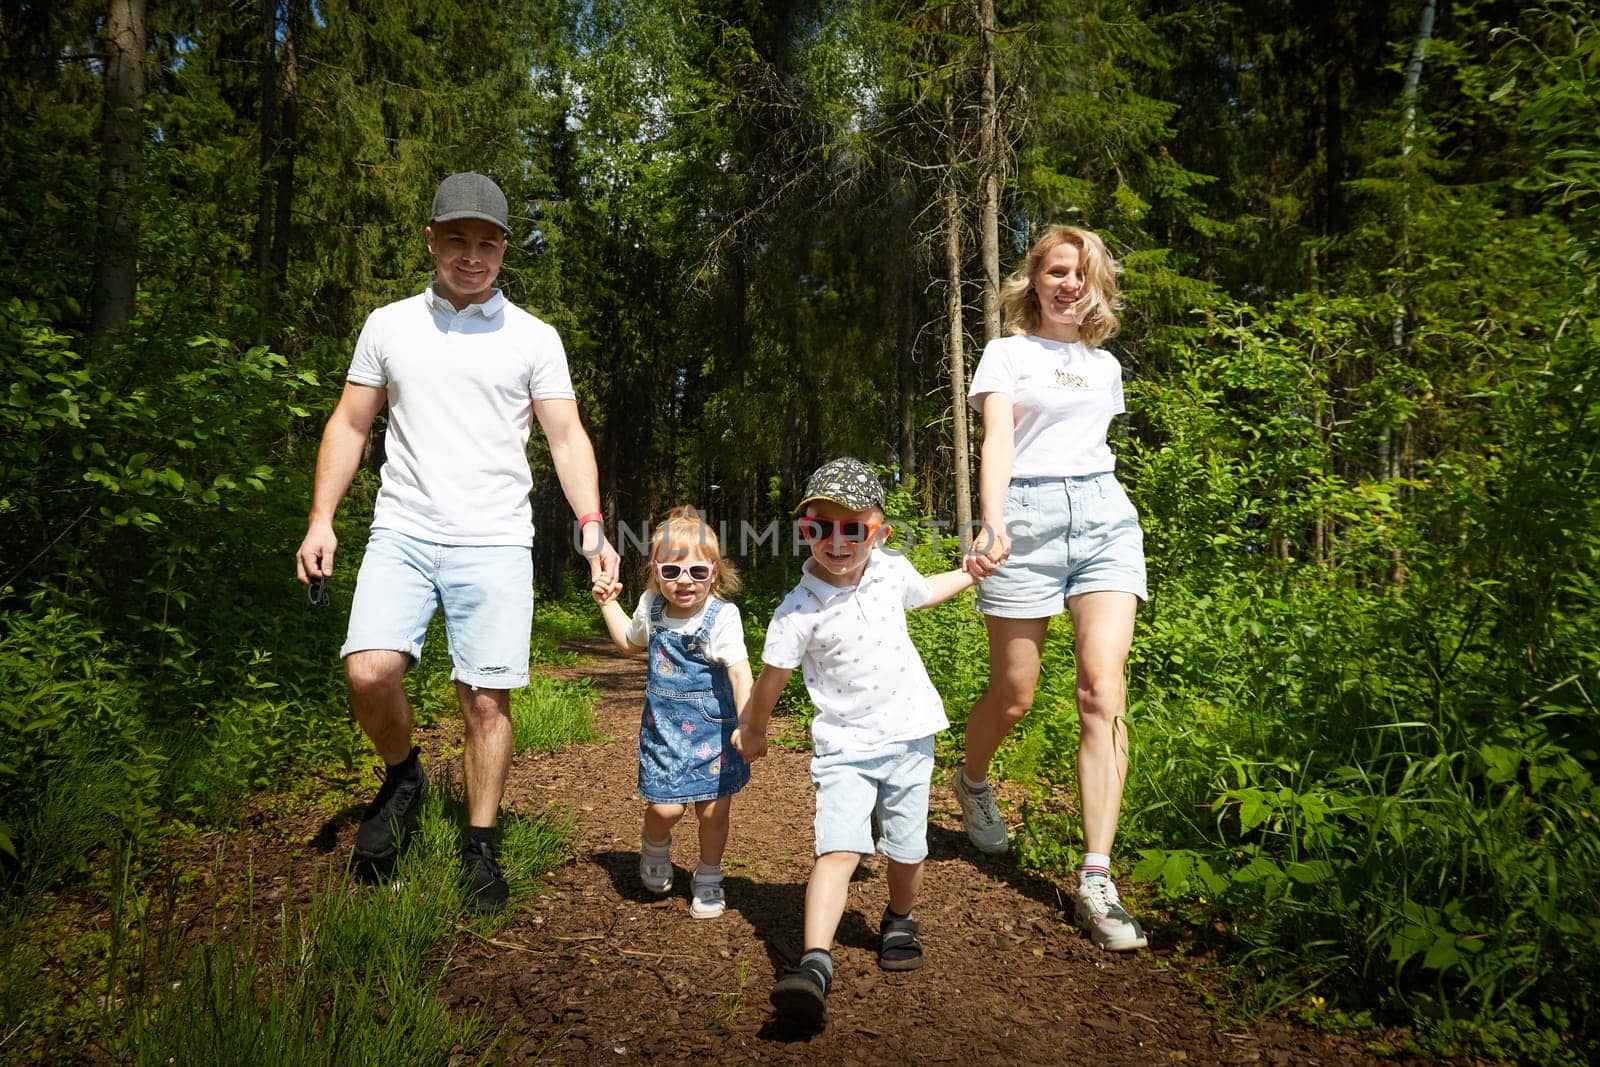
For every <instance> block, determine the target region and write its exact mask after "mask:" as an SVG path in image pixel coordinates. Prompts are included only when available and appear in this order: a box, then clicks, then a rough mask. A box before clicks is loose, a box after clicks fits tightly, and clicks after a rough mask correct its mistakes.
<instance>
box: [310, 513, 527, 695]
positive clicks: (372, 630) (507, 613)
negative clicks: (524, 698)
mask: <svg viewBox="0 0 1600 1067" xmlns="http://www.w3.org/2000/svg"><path fill="white" fill-rule="evenodd" d="M439 608H443V609H444V626H445V635H446V637H447V639H448V641H449V645H450V661H451V663H452V664H453V665H454V670H452V671H451V674H450V677H451V678H452V679H453V680H455V681H458V682H462V683H464V684H466V685H470V686H473V687H475V688H478V689H519V688H521V687H522V686H525V685H527V684H528V644H529V638H530V634H531V632H532V629H533V553H532V552H531V551H530V550H529V549H528V547H527V546H526V545H440V544H434V543H433V542H432V541H424V540H422V539H420V538H417V537H412V536H411V535H409V534H403V533H400V532H399V531H397V530H373V531H372V536H371V537H370V538H369V539H368V541H367V554H366V556H364V557H363V558H362V560H361V570H360V572H359V573H358V574H357V575H356V593H355V597H354V599H353V600H352V602H351V604H350V629H349V632H348V634H347V635H346V637H345V642H344V647H343V648H341V649H340V650H339V656H340V658H343V657H345V656H348V655H350V653H352V652H364V651H367V650H370V649H392V650H393V651H395V652H404V653H405V654H406V655H408V656H410V657H411V666H413V667H415V666H416V665H417V661H418V660H419V659H421V658H422V641H423V638H424V637H426V636H427V633H428V623H429V622H430V621H431V620H432V619H433V613H434V612H435V611H436V610H438V609H439Z"/></svg>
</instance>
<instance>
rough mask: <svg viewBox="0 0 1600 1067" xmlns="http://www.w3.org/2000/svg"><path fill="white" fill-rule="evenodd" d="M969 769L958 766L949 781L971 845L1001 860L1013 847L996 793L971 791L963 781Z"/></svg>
mask: <svg viewBox="0 0 1600 1067" xmlns="http://www.w3.org/2000/svg"><path fill="white" fill-rule="evenodd" d="M966 769H967V765H966V764H965V763H958V764H956V769H955V773H954V774H953V775H951V777H950V788H951V789H952V790H953V791H954V792H955V795H956V802H957V803H958V804H960V805H961V824H962V826H963V827H965V829H966V831H967V836H968V837H969V838H971V839H972V843H973V844H974V845H977V846H978V851H979V852H987V853H988V854H989V855H991V856H998V855H1000V854H1001V853H1003V852H1005V851H1007V850H1008V849H1009V848H1010V847H1011V839H1010V838H1009V837H1007V836H1006V824H1005V823H1003V822H1001V821H1000V809H999V808H998V807H996V806H995V802H994V790H993V789H990V788H984V789H979V790H977V791H973V790H969V789H968V788H967V787H966V786H965V785H963V784H962V781H961V779H962V777H963V776H964V775H965V773H966Z"/></svg>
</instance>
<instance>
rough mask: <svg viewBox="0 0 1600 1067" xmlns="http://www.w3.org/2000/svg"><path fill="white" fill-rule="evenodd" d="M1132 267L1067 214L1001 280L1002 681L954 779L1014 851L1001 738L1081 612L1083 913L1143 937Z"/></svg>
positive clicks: (998, 844) (991, 607)
mask: <svg viewBox="0 0 1600 1067" xmlns="http://www.w3.org/2000/svg"><path fill="white" fill-rule="evenodd" d="M1116 272H1117V266H1116V264H1115V262H1113V260H1112V258H1111V255H1110V253H1108V252H1107V251H1106V247H1105V244H1104V243H1103V242H1102V241H1101V240H1100V238H1099V237H1097V236H1095V235H1094V234H1093V233H1091V232H1089V231H1087V230H1080V229H1076V228H1072V227H1067V226H1055V227H1051V228H1050V229H1049V230H1048V231H1046V233H1045V234H1044V236H1043V237H1041V238H1040V239H1039V241H1038V243H1036V244H1035V245H1034V246H1033V248H1032V250H1031V251H1030V252H1029V253H1028V256H1027V259H1026V260H1025V261H1024V262H1023V265H1022V267H1021V268H1020V269H1019V270H1018V271H1017V273H1016V274H1014V275H1012V277H1011V278H1010V279H1008V280H1007V282H1006V284H1005V285H1004V286H1002V288H1001V294H1000V298H1001V303H1002V306H1003V308H1004V312H1005V319H1006V325H1007V327H1008V328H1009V330H1010V331H1011V336H1008V337H1002V338H998V339H996V340H994V341H991V342H990V343H989V345H988V347H986V348H985V349H984V352H983V359H982V360H981V361H980V362H979V364H978V369H977V372H976V373H974V374H973V376H972V387H971V390H970V391H969V394H968V400H969V402H970V403H971V404H972V406H973V407H974V408H975V409H977V410H978V411H979V412H980V413H981V414H982V416H983V427H984V440H983V458H982V465H981V468H980V473H979V478H978V494H979V503H980V506H981V509H982V514H981V517H982V519H983V522H984V523H985V525H986V526H987V527H988V531H989V532H988V534H987V541H986V543H984V544H982V545H980V546H978V548H977V549H975V551H974V553H973V554H972V555H970V556H968V557H967V564H966V566H967V568H968V569H969V571H970V572H971V573H972V575H973V576H974V577H976V578H980V579H984V580H983V584H981V585H980V586H979V587H978V610H979V611H981V612H982V613H983V616H984V624H985V626H986V627H987V629H988V634H989V688H988V690H987V691H986V692H985V693H984V695H983V697H982V698H981V699H980V700H979V701H978V702H977V703H976V704H975V705H973V708H972V714H971V716H970V718H969V719H968V720H967V739H966V757H965V759H964V761H963V763H962V764H961V765H959V766H958V767H957V768H956V773H955V776H954V778H953V779H952V785H953V786H954V789H955V794H956V799H957V800H958V801H959V802H960V804H961V813H962V821H963V822H964V823H965V826H966V831H967V835H968V836H969V837H970V838H971V839H972V841H973V843H974V844H976V845H977V846H978V848H979V849H981V850H983V851H984V852H989V853H1001V852H1005V851H1006V849H1007V847H1008V846H1009V841H1008V839H1007V837H1006V830H1005V825H1004V824H1003V823H1002V822H1001V821H1000V812H999V809H998V808H996V807H995V802H994V793H993V791H992V790H991V789H990V788H989V784H988V780H987V776H988V771H989V761H990V760H991V759H992V758H993V757H994V754H995V750H996V749H998V748H999V747H1000V742H1001V741H1003V740H1004V739H1005V736H1006V734H1007V733H1009V732H1010V731H1011V728H1012V727H1014V726H1015V725H1016V724H1017V723H1018V722H1020V721H1021V719H1022V717H1023V716H1024V715H1025V714H1027V712H1028V709H1029V708H1030V707H1032V705H1033V695H1034V687H1035V686H1036V685H1037V683H1038V681H1039V664H1040V658H1041V653H1042V650H1043V646H1044V638H1045V632H1046V630H1047V629H1048V627H1049V625H1050V619H1051V617H1052V616H1054V615H1058V614H1060V613H1061V611H1062V609H1063V607H1064V608H1065V609H1066V610H1067V611H1068V612H1070V613H1071V615H1072V630H1073V635H1074V651H1075V653H1076V657H1077V668H1078V676H1077V705H1078V721H1079V724H1080V726H1081V734H1080V738H1079V742H1078V793H1079V806H1080V809H1081V811H1082V815H1083V838H1084V847H1085V854H1084V858H1083V864H1082V867H1081V868H1080V870H1079V874H1078V890H1077V893H1076V896H1075V903H1074V911H1075V913H1076V917H1077V921H1078V923H1079V925H1081V926H1082V927H1083V928H1084V929H1085V930H1086V931H1087V932H1088V933H1089V935H1090V937H1091V938H1093V939H1094V942H1095V944H1097V945H1099V946H1100V947H1102V948H1105V949H1109V950H1112V951H1118V952H1125V951H1130V950H1132V949H1137V948H1143V947H1144V945H1145V936H1144V931H1143V930H1142V929H1141V928H1140V926H1139V924H1138V923H1137V922H1135V921H1134V919H1133V918H1132V917H1131V916H1129V915H1128V913H1127V912H1126V911H1125V910H1124V909H1123V907H1122V904H1121V902H1120V900H1119V899H1118V896H1117V888H1116V885H1115V883H1113V882H1112V881H1111V844H1112V840H1113V839H1114V838H1115V837H1116V832H1117V816H1118V814H1119V812H1120V811H1121V807H1122V787H1123V782H1124V779H1125V778H1126V776H1127V770H1128V733H1127V723H1126V721H1125V714H1126V711H1127V687H1126V684H1125V682H1124V678H1123V673H1124V670H1125V668H1126V665H1127V661H1128V650H1129V648H1130V647H1131V646H1132V643H1133V617H1134V612H1135V610H1136V609H1137V607H1138V605H1139V601H1141V600H1144V599H1146V598H1147V597H1146V591H1145V566H1144V535H1143V533H1142V532H1141V531H1140V529H1139V518H1138V515H1137V513H1136V512H1135V511H1134V509H1133V505H1132V504H1131V503H1130V502H1129V500H1128V496H1127V494H1126V493H1124V492H1123V491H1122V487H1121V486H1120V485H1118V484H1117V480H1116V477H1115V476H1114V475H1113V473H1112V471H1113V468H1114V467H1115V466H1116V460H1115V459H1114V458H1113V457H1112V455H1111V450H1110V448H1109V447H1108V446H1107V444H1106V428H1107V426H1109V425H1110V422H1111V418H1112V416H1113V415H1118V414H1121V413H1122V412H1123V411H1125V410H1127V409H1126V408H1125V407H1124V406H1123V402H1122V368H1121V366H1120V365H1119V364H1118V363H1117V361H1116V359H1115V358H1114V357H1113V356H1112V355H1111V354H1110V353H1109V352H1106V351H1104V350H1103V349H1101V348H1099V347H1097V346H1098V345H1099V344H1100V343H1101V342H1102V341H1104V340H1105V339H1106V338H1108V337H1110V336H1112V335H1113V334H1114V333H1116V331H1117V327H1118V322H1117V315H1116V307H1117V306H1118V297H1117V282H1116Z"/></svg>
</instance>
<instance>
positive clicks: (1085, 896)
mask: <svg viewBox="0 0 1600 1067" xmlns="http://www.w3.org/2000/svg"><path fill="white" fill-rule="evenodd" d="M1073 910H1074V911H1075V912H1077V918H1078V925H1079V926H1081V927H1083V929H1084V931H1085V932H1086V933H1088V935H1089V939H1090V940H1091V941H1093V942H1094V943H1095V944H1097V945H1099V946H1100V947H1101V948H1103V949H1105V950H1106V951H1107V952H1132V951H1133V950H1134V949H1136V948H1144V947H1145V945H1146V944H1148V943H1149V942H1148V941H1147V940H1146V938H1145V936H1144V930H1143V929H1142V928H1141V927H1140V926H1139V923H1138V922H1137V921H1136V920H1135V919H1134V917H1133V916H1131V915H1129V914H1128V913H1127V912H1126V911H1124V910H1123V907H1122V898H1121V897H1119V896H1117V885H1116V883H1115V882H1113V881H1112V880H1111V879H1109V878H1085V879H1083V880H1082V881H1080V882H1079V883H1078V891H1077V892H1076V893H1075V894H1073Z"/></svg>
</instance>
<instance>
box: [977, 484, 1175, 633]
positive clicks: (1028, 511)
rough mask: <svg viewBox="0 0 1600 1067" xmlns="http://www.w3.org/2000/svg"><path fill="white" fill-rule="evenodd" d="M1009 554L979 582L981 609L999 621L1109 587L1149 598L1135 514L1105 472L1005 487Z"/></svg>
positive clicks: (1030, 615) (1033, 615)
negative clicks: (1009, 536)
mask: <svg viewBox="0 0 1600 1067" xmlns="http://www.w3.org/2000/svg"><path fill="white" fill-rule="evenodd" d="M1006 527H1007V529H1008V530H1009V531H1010V533H1011V556H1010V558H1009V559H1007V560H1006V561H1005V563H1003V564H1001V565H1000V569H999V570H997V571H995V573H994V574H992V575H990V576H989V577H988V578H987V579H985V580H984V581H982V582H980V583H979V584H978V610H979V611H981V612H982V613H983V614H985V615H997V616H999V617H1000V618H1002V619H1043V618H1048V617H1049V616H1052V615H1059V614H1061V612H1062V610H1063V609H1064V608H1065V607H1066V602H1067V600H1068V599H1069V598H1071V597H1075V596H1077V595H1079V594H1080V593H1098V592H1103V591H1106V590H1110V591H1114V592H1119V593H1132V594H1133V595H1135V596H1137V597H1138V598H1139V599H1140V600H1148V599H1150V597H1149V594H1148V592H1147V591H1146V588H1145V570H1144V532H1143V531H1142V530H1140V529H1139V513H1138V512H1137V511H1135V510H1134V507H1133V502H1132V501H1130V500H1129V499H1128V494H1127V493H1125V492H1123V491H1122V486H1121V485H1119V484H1117V479H1116V476H1115V475H1113V474H1112V473H1111V472H1110V471H1106V472H1105V473H1103V474H1085V475H1080V476H1077V477H1072V478H1018V479H1016V480H1014V481H1013V482H1012V483H1011V485H1010V487H1009V488H1007V489H1006Z"/></svg>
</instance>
